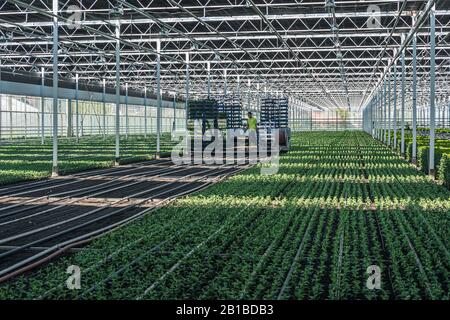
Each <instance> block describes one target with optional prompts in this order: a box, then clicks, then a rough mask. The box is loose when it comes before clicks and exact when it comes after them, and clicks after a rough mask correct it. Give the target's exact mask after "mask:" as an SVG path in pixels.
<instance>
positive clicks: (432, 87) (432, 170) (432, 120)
mask: <svg viewBox="0 0 450 320" xmlns="http://www.w3.org/2000/svg"><path fill="white" fill-rule="evenodd" d="M435 10H436V6H434V5H433V7H432V8H431V10H430V160H429V165H430V171H429V174H430V176H433V177H434V173H435V168H434V145H435V142H434V139H435V128H436V15H435Z"/></svg>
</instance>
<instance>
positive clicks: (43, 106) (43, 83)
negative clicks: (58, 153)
mask: <svg viewBox="0 0 450 320" xmlns="http://www.w3.org/2000/svg"><path fill="white" fill-rule="evenodd" d="M44 88H45V72H44V67H42V68H41V115H40V116H41V145H44V144H45V114H44V111H45V98H44ZM0 122H1V119H0ZM0 135H1V133H0Z"/></svg>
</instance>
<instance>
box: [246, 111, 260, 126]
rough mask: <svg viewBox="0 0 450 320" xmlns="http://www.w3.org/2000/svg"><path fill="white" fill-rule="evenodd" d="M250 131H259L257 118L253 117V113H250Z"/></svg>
mask: <svg viewBox="0 0 450 320" xmlns="http://www.w3.org/2000/svg"><path fill="white" fill-rule="evenodd" d="M247 122H248V129H249V130H255V131H257V130H258V128H257V127H258V126H257V121H256V118H254V117H253V113H251V112H249V113H248V121H247Z"/></svg>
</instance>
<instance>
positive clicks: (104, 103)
mask: <svg viewBox="0 0 450 320" xmlns="http://www.w3.org/2000/svg"><path fill="white" fill-rule="evenodd" d="M102 102H103V140H106V80H105V79H103V94H102Z"/></svg>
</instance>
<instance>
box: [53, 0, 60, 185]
mask: <svg viewBox="0 0 450 320" xmlns="http://www.w3.org/2000/svg"><path fill="white" fill-rule="evenodd" d="M58 5H59V2H58V0H53V14H54V17H53V167H52V177H56V176H58V175H59V172H58V171H59V170H58V11H59V9H58Z"/></svg>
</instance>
